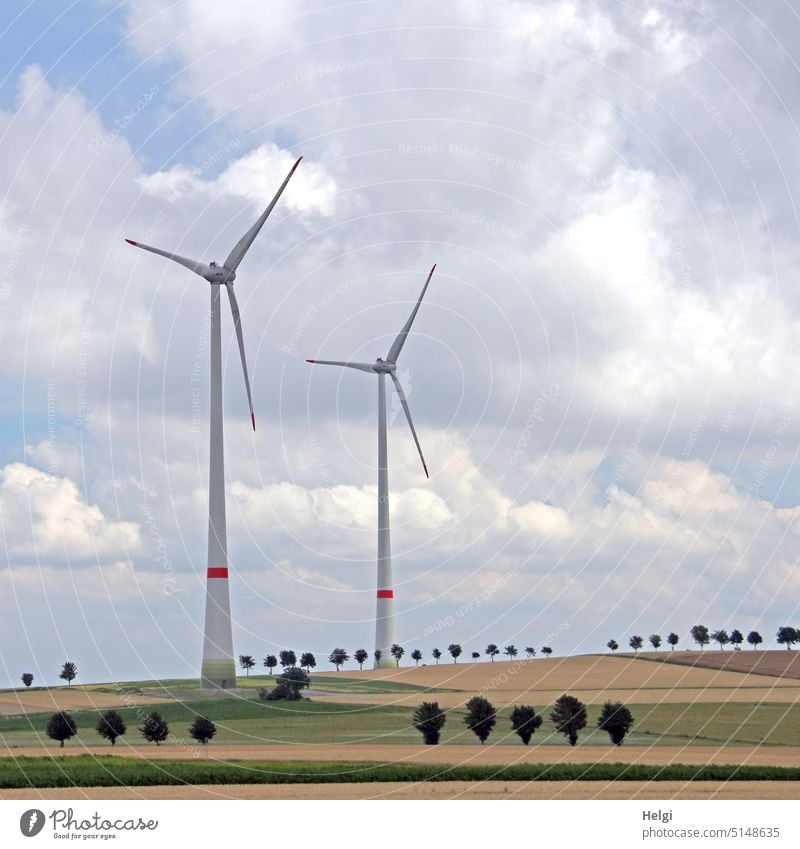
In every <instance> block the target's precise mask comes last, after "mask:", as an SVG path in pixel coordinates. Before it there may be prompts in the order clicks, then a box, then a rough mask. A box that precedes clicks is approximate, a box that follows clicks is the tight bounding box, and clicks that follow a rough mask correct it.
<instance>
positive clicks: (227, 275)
mask: <svg viewBox="0 0 800 849" xmlns="http://www.w3.org/2000/svg"><path fill="white" fill-rule="evenodd" d="M201 276H202V277H203V278H204V279H206V280H208V282H209V283H233V281H234V280H235V279H236V272H235V271H231V269H230V268H227V267H226V266H224V265H219V264H218V263H216V262H211V263H209V265H208V271H206V272H205V273H204V274H202V275H201Z"/></svg>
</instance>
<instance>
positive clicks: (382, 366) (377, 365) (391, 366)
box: [372, 357, 397, 374]
mask: <svg viewBox="0 0 800 849" xmlns="http://www.w3.org/2000/svg"><path fill="white" fill-rule="evenodd" d="M372 370H373V371H374V372H376V373H377V374H393V373H394V372H395V371H397V363H390V362H389V361H388V360H382V359H381V358H380V357H378V359H377V360H375V362H374V363H373V365H372Z"/></svg>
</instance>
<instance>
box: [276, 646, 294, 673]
mask: <svg viewBox="0 0 800 849" xmlns="http://www.w3.org/2000/svg"><path fill="white" fill-rule="evenodd" d="M278 657H280V661H281V666H282V667H283V668H284V669H288V668H289V667H290V666H297V655H296V654H295V653H294V652H293V651H292V650H291V649H284V650H283V651H282V652H280V653H279V654H278Z"/></svg>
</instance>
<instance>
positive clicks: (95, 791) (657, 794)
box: [0, 781, 800, 800]
mask: <svg viewBox="0 0 800 849" xmlns="http://www.w3.org/2000/svg"><path fill="white" fill-rule="evenodd" d="M0 799H203V800H206V799H208V800H211V799H428V800H430V799H603V800H607V799H800V784H798V782H791V781H731V782H718V781H694V782H690V783H686V782H684V781H648V782H638V781H617V782H610V781H536V782H526V781H486V782H482V783H478V784H475V783H473V782H469V781H442V782H436V783H433V784H431V783H425V784H403V783H400V782H391V783H389V782H386V783H375V784H294V785H274V784H273V785H264V784H227V785H225V786H222V787H220V786H218V785H216V786H215V785H200V786H197V787H122V788H117V787H82V788H76V789H74V790H69V789H45V790H0Z"/></svg>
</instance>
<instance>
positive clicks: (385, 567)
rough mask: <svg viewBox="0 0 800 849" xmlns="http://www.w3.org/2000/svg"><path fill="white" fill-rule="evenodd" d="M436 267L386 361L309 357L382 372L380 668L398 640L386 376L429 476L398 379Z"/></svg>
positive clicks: (377, 642)
mask: <svg viewBox="0 0 800 849" xmlns="http://www.w3.org/2000/svg"><path fill="white" fill-rule="evenodd" d="M435 270H436V266H435V265H434V266H433V268H432V269H431V270H430V273H429V274H428V279H427V280H426V281H425V285H424V286H423V287H422V292H421V293H420V296H419V299H418V300H417V303H416V305H415V306H414V309H413V310H412V311H411V315H410V316H409V317H408V321H407V322H406V323H405V325H404V326H403V329H402V330H401V331H400V333H399V334H398V336H397V339H395V340H394V342H393V343H392V347H391V348H389V353H388V354H387V355H386V359H385V360H382V359H381V358H380V357H378V359H377V360H375V362H374V363H353V362H342V361H338V360H306V362H309V363H315V364H316V365H324V366H343V367H344V368H354V369H357V370H358V371H366V372H370V373H372V374H377V375H378V588H377V589H378V592H377V599H376V610H375V648H376V650H379V651H380V653H381V654H380V660H377V659H376V661H375V666H376V668H377V667H379V666H391V664H392V657H391V655H390V653H389V649H390V648H391V646H392V645H393V644H394V643H396V642H397V631H396V626H395V614H394V588H393V587H392V546H391V540H390V535H389V468H388V463H387V450H386V386H385V383H386V375H387V374H388V375H389V377H391V379H392V383H394V388H395V389H396V390H397V397H398V398H399V399H400V404H401V405H402V407H403V412H404V413H405V414H406V419H407V420H408V426H409V427H410V428H411V435H412V436H413V437H414V444H415V445H416V446H417V451H418V452H419V458H420V460H422V468H423V469H424V470H425V477H426V478H427V477H429V475H428V467H427V465H426V464H425V458H424V457H423V456H422V448H420V445H419V439H417V432H416V430H414V422H413V421H412V420H411V411H410V410H409V409H408V401H407V400H406V396H405V393H404V392H403V387H402V386H401V385H400V381H399V380H398V378H397V373H396V372H397V358H398V357H399V356H400V351H402V350H403V345H404V344H405V341H406V337H407V336H408V334H409V331H410V330H411V325H412V324H413V323H414V319H415V318H416V317H417V312H418V310H419V305H420V304H421V303H422V299H423V298H424V297H425V291H426V290H427V288H428V284H429V283H430V282H431V277H433V272H434V271H435Z"/></svg>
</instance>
